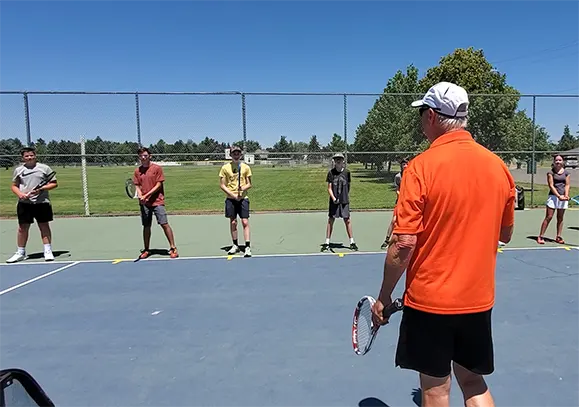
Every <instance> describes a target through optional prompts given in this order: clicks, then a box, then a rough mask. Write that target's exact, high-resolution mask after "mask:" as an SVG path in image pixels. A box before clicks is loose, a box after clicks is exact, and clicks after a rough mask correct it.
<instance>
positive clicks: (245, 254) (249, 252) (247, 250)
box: [243, 247, 251, 257]
mask: <svg viewBox="0 0 579 407" xmlns="http://www.w3.org/2000/svg"><path fill="white" fill-rule="evenodd" d="M243 255H244V256H245V257H251V248H249V247H246V248H245V253H244V254H243Z"/></svg>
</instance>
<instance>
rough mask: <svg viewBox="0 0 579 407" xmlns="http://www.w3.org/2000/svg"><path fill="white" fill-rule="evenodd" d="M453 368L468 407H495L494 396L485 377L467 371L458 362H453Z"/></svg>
mask: <svg viewBox="0 0 579 407" xmlns="http://www.w3.org/2000/svg"><path fill="white" fill-rule="evenodd" d="M452 367H453V370H454V375H455V376H456V381H457V382H458V385H459V387H460V389H461V390H462V394H463V398H464V405H465V406H466V407H494V405H495V402H494V400H493V396H492V395H491V392H490V390H489V388H488V386H487V384H486V382H485V379H484V378H483V376H481V375H479V374H476V373H473V372H471V371H469V370H467V369H465V368H464V367H462V366H461V365H459V364H458V363H456V362H453V364H452Z"/></svg>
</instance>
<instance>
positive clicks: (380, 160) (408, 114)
mask: <svg viewBox="0 0 579 407" xmlns="http://www.w3.org/2000/svg"><path fill="white" fill-rule="evenodd" d="M419 91H420V89H419V82H418V69H416V68H415V67H414V66H413V65H410V66H408V67H407V69H406V73H403V72H402V71H398V72H396V74H395V75H394V76H393V77H392V78H391V79H390V80H389V81H388V83H387V85H386V87H385V88H384V92H383V94H382V95H381V96H380V97H379V98H378V99H377V100H376V102H375V103H374V105H373V106H372V108H371V109H370V111H369V112H368V116H367V117H366V121H365V122H364V123H363V124H362V125H360V126H358V128H357V129H356V136H355V139H354V145H353V148H354V150H355V151H360V152H378V151H401V150H411V151H413V150H416V149H417V148H418V146H419V145H420V143H422V142H423V140H424V137H423V136H422V132H421V130H420V118H419V116H418V114H417V112H416V109H412V108H411V107H410V104H411V103H412V101H414V100H415V99H416V98H417V97H418V95H419V93H420V92H419ZM397 93H398V94H400V93H406V94H408V93H410V94H411V95H396V94H397ZM399 158H400V157H398V155H397V154H390V155H388V156H385V155H384V154H360V155H356V160H360V161H362V162H364V163H365V164H368V163H371V164H372V166H374V165H375V166H376V169H377V170H378V171H380V170H381V169H382V168H383V164H384V162H386V161H388V169H390V164H391V162H392V161H393V160H397V159H399Z"/></svg>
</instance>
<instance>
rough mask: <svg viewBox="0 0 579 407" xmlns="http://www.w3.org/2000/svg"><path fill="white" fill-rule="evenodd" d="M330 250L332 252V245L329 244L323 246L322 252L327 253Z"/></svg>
mask: <svg viewBox="0 0 579 407" xmlns="http://www.w3.org/2000/svg"><path fill="white" fill-rule="evenodd" d="M328 250H330V245H329V244H327V243H324V244H322V249H321V250H320V251H321V252H327V251H328Z"/></svg>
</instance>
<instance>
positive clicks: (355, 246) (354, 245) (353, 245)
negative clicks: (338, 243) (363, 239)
mask: <svg viewBox="0 0 579 407" xmlns="http://www.w3.org/2000/svg"><path fill="white" fill-rule="evenodd" d="M350 250H355V251H358V246H357V245H356V243H350Z"/></svg>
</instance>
